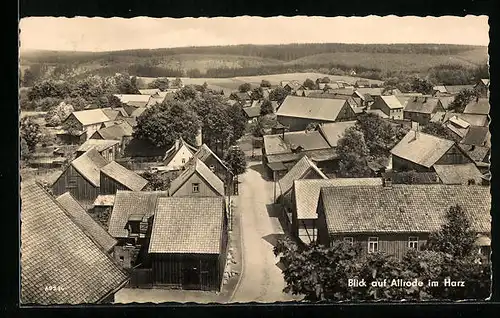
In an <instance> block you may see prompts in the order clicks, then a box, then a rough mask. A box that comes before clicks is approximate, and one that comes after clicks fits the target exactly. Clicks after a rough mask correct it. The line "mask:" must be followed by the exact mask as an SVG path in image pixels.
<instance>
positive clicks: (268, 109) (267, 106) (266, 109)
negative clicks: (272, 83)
mask: <svg viewBox="0 0 500 318" xmlns="http://www.w3.org/2000/svg"><path fill="white" fill-rule="evenodd" d="M272 113H273V104H271V101H270V100H268V99H265V100H264V101H262V104H261V105H260V114H261V115H262V116H264V115H267V114H272Z"/></svg>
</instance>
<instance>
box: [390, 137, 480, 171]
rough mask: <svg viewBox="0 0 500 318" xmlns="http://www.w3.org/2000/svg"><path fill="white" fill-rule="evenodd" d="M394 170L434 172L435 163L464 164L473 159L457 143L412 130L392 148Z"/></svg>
mask: <svg viewBox="0 0 500 318" xmlns="http://www.w3.org/2000/svg"><path fill="white" fill-rule="evenodd" d="M391 154H392V169H393V170H394V171H397V172H398V171H412V170H413V171H416V172H432V171H433V166H434V165H449V164H464V163H470V162H473V161H472V159H471V158H470V157H469V156H468V155H467V154H466V153H465V152H464V151H463V150H462V149H461V148H460V147H458V146H457V144H456V143H455V142H454V141H452V140H448V139H443V138H439V137H436V136H433V135H428V134H425V133H422V132H420V131H418V128H417V129H412V130H410V131H409V132H408V133H407V134H406V135H405V136H404V137H403V139H401V141H400V142H399V143H398V144H397V145H396V146H395V147H394V148H393V149H392V150H391Z"/></svg>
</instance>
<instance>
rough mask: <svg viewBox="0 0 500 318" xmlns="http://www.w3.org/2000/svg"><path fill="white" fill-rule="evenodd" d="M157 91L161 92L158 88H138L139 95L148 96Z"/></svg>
mask: <svg viewBox="0 0 500 318" xmlns="http://www.w3.org/2000/svg"><path fill="white" fill-rule="evenodd" d="M159 92H161V90H160V89H159V88H148V89H140V90H139V93H140V94H141V95H149V96H151V95H154V94H156V93H159Z"/></svg>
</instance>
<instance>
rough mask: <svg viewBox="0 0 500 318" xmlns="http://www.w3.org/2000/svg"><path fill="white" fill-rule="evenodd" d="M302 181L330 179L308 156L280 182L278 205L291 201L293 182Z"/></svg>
mask: <svg viewBox="0 0 500 318" xmlns="http://www.w3.org/2000/svg"><path fill="white" fill-rule="evenodd" d="M301 179H328V177H327V176H326V175H325V174H324V173H323V172H322V171H321V170H320V169H319V168H318V167H317V166H316V165H315V164H314V162H312V161H311V160H310V159H309V158H307V155H306V156H304V157H302V158H301V159H300V160H299V161H298V162H297V163H296V164H295V165H294V166H293V167H292V169H290V171H288V172H287V173H286V174H285V175H284V176H283V177H282V178H281V179H279V181H278V186H279V197H278V199H277V203H278V202H281V203H282V204H283V202H285V201H289V197H290V193H291V191H292V187H293V182H294V181H295V180H301Z"/></svg>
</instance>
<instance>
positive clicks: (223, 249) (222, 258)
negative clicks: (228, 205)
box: [215, 210, 229, 290]
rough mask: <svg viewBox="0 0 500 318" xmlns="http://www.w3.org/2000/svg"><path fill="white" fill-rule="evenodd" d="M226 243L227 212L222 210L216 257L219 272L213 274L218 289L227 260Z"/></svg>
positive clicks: (227, 239) (227, 241) (227, 240)
mask: <svg viewBox="0 0 500 318" xmlns="http://www.w3.org/2000/svg"><path fill="white" fill-rule="evenodd" d="M228 243H229V237H228V218H227V213H226V211H225V210H224V211H223V224H222V234H221V239H220V244H221V245H220V254H219V257H218V262H219V264H218V265H219V268H218V270H219V272H218V273H217V274H218V276H215V279H216V280H217V281H218V282H219V286H218V289H219V290H220V288H221V287H222V278H223V277H224V271H225V268H226V260H227V248H228Z"/></svg>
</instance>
